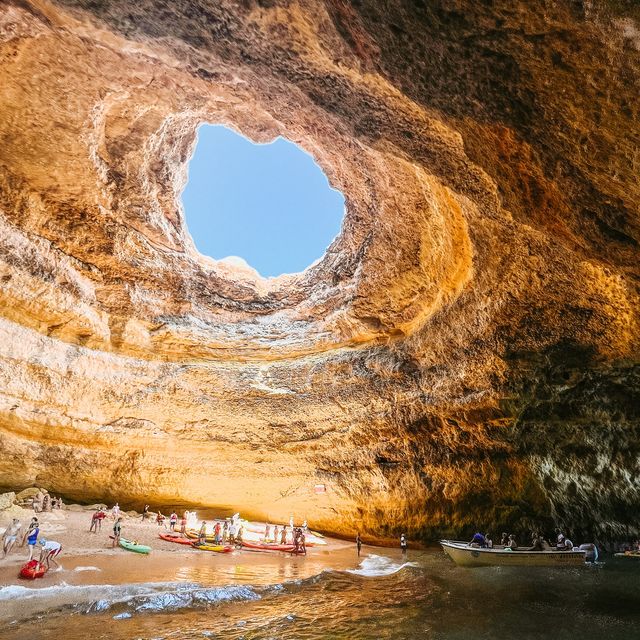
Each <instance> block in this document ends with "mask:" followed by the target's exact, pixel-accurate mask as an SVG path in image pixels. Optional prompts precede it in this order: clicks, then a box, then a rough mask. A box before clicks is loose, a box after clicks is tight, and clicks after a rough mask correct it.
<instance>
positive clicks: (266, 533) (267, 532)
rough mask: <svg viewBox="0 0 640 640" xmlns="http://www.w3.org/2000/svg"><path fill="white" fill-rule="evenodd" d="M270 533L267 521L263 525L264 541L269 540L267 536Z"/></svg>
mask: <svg viewBox="0 0 640 640" xmlns="http://www.w3.org/2000/svg"><path fill="white" fill-rule="evenodd" d="M270 535H271V525H270V524H269V523H268V522H267V524H266V525H265V527H264V542H269V536H270Z"/></svg>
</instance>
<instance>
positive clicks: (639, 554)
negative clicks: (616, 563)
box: [613, 551, 640, 560]
mask: <svg viewBox="0 0 640 640" xmlns="http://www.w3.org/2000/svg"><path fill="white" fill-rule="evenodd" d="M613 555H614V556H615V557H616V558H635V559H636V560H640V551H624V552H623V553H614V554H613Z"/></svg>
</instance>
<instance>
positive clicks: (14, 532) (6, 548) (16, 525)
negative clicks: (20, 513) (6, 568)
mask: <svg viewBox="0 0 640 640" xmlns="http://www.w3.org/2000/svg"><path fill="white" fill-rule="evenodd" d="M20 529H22V523H21V522H20V520H18V518H14V519H13V520H12V521H11V524H10V525H9V526H8V527H7V530H6V531H5V532H4V535H3V536H2V557H3V558H4V557H6V555H7V554H8V553H9V552H10V551H11V549H13V546H14V545H15V543H16V540H17V539H18V535H19V534H20Z"/></svg>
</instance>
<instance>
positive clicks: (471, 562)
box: [440, 540, 585, 567]
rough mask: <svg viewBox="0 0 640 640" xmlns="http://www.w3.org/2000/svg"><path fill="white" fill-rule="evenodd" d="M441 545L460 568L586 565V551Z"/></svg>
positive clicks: (442, 542) (457, 544)
mask: <svg viewBox="0 0 640 640" xmlns="http://www.w3.org/2000/svg"><path fill="white" fill-rule="evenodd" d="M440 544H441V546H442V549H443V551H444V552H445V553H446V554H447V555H448V556H449V557H450V558H451V559H452V560H453V561H454V562H455V563H456V564H457V565H458V566H459V567H579V566H583V565H584V564H585V552H584V551H505V550H504V549H479V548H476V547H469V546H468V545H467V543H466V542H457V541H453V540H441V541H440Z"/></svg>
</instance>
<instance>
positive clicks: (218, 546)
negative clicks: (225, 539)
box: [191, 542, 233, 553]
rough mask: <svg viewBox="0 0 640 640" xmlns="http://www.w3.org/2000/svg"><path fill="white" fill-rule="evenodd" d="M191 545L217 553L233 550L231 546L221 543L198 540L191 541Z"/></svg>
mask: <svg viewBox="0 0 640 640" xmlns="http://www.w3.org/2000/svg"><path fill="white" fill-rule="evenodd" d="M191 546H192V547H194V548H195V549H200V551H216V552H218V553H229V551H233V547H231V546H229V545H222V544H200V543H199V542H192V543H191Z"/></svg>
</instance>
